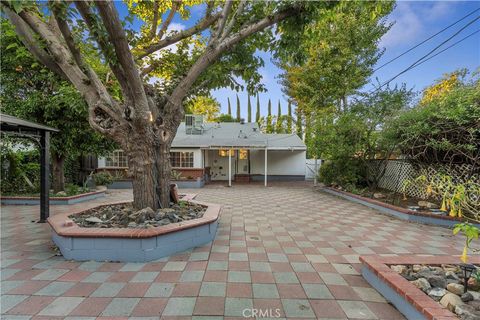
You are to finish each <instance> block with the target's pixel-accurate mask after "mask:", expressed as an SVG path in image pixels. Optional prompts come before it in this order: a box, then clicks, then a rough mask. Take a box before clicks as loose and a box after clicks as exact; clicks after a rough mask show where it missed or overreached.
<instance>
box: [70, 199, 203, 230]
mask: <svg viewBox="0 0 480 320" xmlns="http://www.w3.org/2000/svg"><path fill="white" fill-rule="evenodd" d="M205 210H206V207H204V206H202V205H198V204H194V203H189V202H182V201H181V202H180V203H178V204H172V207H170V208H163V209H159V210H157V211H156V212H155V211H154V210H152V209H151V208H148V207H147V208H144V209H141V210H134V209H133V207H132V204H131V203H128V204H115V205H106V206H101V207H97V208H93V209H90V210H87V211H85V212H83V213H81V214H75V215H71V216H69V218H70V219H72V220H73V221H74V222H75V223H76V224H78V225H79V226H80V227H84V228H92V227H96V228H138V229H147V228H154V227H159V226H164V225H167V224H170V223H176V222H181V221H185V220H192V219H198V218H201V217H203V215H204V213H205Z"/></svg>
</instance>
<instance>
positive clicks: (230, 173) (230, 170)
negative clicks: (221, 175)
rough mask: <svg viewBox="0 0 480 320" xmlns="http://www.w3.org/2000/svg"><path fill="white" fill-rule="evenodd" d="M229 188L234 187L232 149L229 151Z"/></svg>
mask: <svg viewBox="0 0 480 320" xmlns="http://www.w3.org/2000/svg"><path fill="white" fill-rule="evenodd" d="M228 186H229V187H231V186H232V149H228Z"/></svg>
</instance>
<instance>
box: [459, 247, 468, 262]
mask: <svg viewBox="0 0 480 320" xmlns="http://www.w3.org/2000/svg"><path fill="white" fill-rule="evenodd" d="M467 250H468V249H467V247H466V246H465V247H464V248H463V253H462V256H461V257H460V260H462V262H463V263H467V261H468V256H467Z"/></svg>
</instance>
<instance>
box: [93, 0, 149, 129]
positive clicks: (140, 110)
mask: <svg viewBox="0 0 480 320" xmlns="http://www.w3.org/2000/svg"><path fill="white" fill-rule="evenodd" d="M96 5H97V8H98V10H99V13H100V16H101V17H102V21H103V23H104V25H105V28H106V30H107V33H108V36H109V38H110V41H111V42H112V43H113V46H114V48H115V54H116V57H117V59H118V62H119V63H120V65H121V67H122V69H123V71H124V72H125V76H126V77H127V79H128V80H129V85H130V88H131V89H132V93H133V99H134V100H133V101H134V104H135V107H134V109H135V114H133V115H132V117H133V118H135V119H136V120H140V119H141V120H146V119H149V117H150V113H149V108H148V102H147V97H146V94H145V89H144V86H143V82H142V78H141V77H140V73H139V71H138V69H137V66H136V64H135V61H134V59H133V55H132V53H131V51H130V47H129V45H128V41H127V36H126V34H125V30H124V29H123V26H122V23H121V21H120V17H119V16H118V12H117V10H116V9H115V5H114V3H113V2H112V1H96ZM141 122H142V123H143V121H141Z"/></svg>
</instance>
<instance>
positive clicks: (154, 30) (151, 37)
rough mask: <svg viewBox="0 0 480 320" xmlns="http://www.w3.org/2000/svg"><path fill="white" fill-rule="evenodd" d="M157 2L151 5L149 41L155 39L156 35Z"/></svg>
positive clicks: (156, 0)
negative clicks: (151, 15)
mask: <svg viewBox="0 0 480 320" xmlns="http://www.w3.org/2000/svg"><path fill="white" fill-rule="evenodd" d="M158 1H159V0H155V2H154V4H153V19H152V28H151V29H150V34H149V36H148V38H149V39H153V38H154V37H155V34H156V33H157V27H158Z"/></svg>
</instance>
